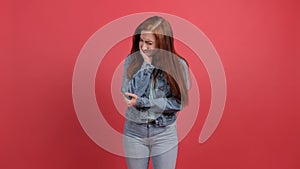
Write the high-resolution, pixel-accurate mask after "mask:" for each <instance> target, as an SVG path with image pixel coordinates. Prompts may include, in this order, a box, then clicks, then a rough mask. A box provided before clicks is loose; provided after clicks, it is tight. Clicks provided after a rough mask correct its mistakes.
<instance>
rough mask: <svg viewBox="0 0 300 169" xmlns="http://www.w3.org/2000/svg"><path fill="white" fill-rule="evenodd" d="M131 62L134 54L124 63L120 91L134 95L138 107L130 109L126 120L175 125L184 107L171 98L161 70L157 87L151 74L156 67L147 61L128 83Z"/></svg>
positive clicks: (186, 68)
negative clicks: (128, 70)
mask: <svg viewBox="0 0 300 169" xmlns="http://www.w3.org/2000/svg"><path fill="white" fill-rule="evenodd" d="M131 60H132V55H128V56H127V57H126V60H125V63H124V71H123V75H122V87H121V92H122V93H123V94H125V93H126V92H129V93H134V94H136V95H137V96H138V98H137V100H136V105H135V107H130V106H129V107H127V109H126V118H127V119H128V120H131V121H134V122H136V123H147V122H149V121H155V123H156V124H157V125H159V126H167V125H169V124H171V123H173V122H174V121H175V120H176V117H177V112H178V111H180V110H181V109H182V104H181V100H179V99H177V98H174V97H171V88H170V86H169V84H168V82H167V79H166V77H165V76H164V74H163V73H162V71H159V73H158V76H157V77H156V85H155V88H154V87H153V86H154V85H153V80H152V78H153V77H152V72H153V71H154V69H155V67H154V66H153V65H151V64H149V63H147V62H146V61H144V62H143V64H142V66H141V68H140V69H139V70H138V71H137V72H136V73H135V74H134V75H133V77H132V79H130V80H129V79H128V78H127V75H126V73H127V68H128V66H129V64H130V63H131ZM180 60H181V63H182V64H183V68H184V78H185V81H186V83H187V84H186V85H187V88H189V82H188V67H187V64H186V62H185V61H184V60H183V59H180Z"/></svg>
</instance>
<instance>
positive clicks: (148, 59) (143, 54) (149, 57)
mask: <svg viewBox="0 0 300 169" xmlns="http://www.w3.org/2000/svg"><path fill="white" fill-rule="evenodd" d="M140 54H141V55H142V57H143V58H144V61H146V62H148V63H149V64H151V62H152V57H151V56H148V55H146V54H145V52H143V50H142V49H140Z"/></svg>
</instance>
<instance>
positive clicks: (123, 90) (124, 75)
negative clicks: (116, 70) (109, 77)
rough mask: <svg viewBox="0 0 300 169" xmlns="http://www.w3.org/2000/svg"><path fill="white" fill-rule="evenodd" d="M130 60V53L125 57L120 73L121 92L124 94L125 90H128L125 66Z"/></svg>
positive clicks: (126, 66)
mask: <svg viewBox="0 0 300 169" xmlns="http://www.w3.org/2000/svg"><path fill="white" fill-rule="evenodd" d="M130 62H131V57H130V55H128V56H127V57H126V59H125V62H124V69H123V74H122V86H121V92H122V93H123V94H125V93H126V92H128V87H129V86H128V85H129V80H128V78H127V68H128V66H129V64H130Z"/></svg>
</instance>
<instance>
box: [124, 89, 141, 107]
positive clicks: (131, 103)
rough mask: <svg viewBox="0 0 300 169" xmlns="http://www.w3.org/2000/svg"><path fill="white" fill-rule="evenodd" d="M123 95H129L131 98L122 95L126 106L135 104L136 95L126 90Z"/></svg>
mask: <svg viewBox="0 0 300 169" xmlns="http://www.w3.org/2000/svg"><path fill="white" fill-rule="evenodd" d="M125 95H126V96H130V97H131V99H130V100H129V99H127V98H126V97H125V96H124V101H125V103H126V104H127V105H128V106H131V107H134V106H135V104H136V100H137V98H138V96H137V95H136V94H133V93H128V92H126V93H125Z"/></svg>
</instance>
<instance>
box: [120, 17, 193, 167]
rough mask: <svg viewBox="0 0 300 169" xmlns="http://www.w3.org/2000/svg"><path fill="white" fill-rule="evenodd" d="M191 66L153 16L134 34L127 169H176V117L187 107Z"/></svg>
mask: <svg viewBox="0 0 300 169" xmlns="http://www.w3.org/2000/svg"><path fill="white" fill-rule="evenodd" d="M188 86H189V84H188V66H187V62H186V60H185V59H184V58H182V57H180V56H179V55H178V54H177V53H176V51H175V49H174V39H173V32H172V29H171V26H170V24H169V23H168V22H167V21H166V20H165V19H164V18H162V17H159V16H153V17H151V18H148V19H146V20H145V21H144V22H142V23H141V24H140V25H139V26H138V27H137V28H136V30H135V34H134V35H133V41H132V49H131V53H130V54H129V55H128V56H127V58H126V60H125V64H124V72H123V79H122V88H121V92H122V93H123V97H124V101H125V103H126V104H127V105H128V107H127V109H126V121H125V126H124V137H123V145H124V152H125V155H126V162H127V166H128V168H129V169H147V168H148V164H149V158H150V157H152V164H153V167H154V169H174V168H175V165H176V158H177V149H178V147H177V144H178V138H177V130H176V117H177V112H178V111H180V110H182V109H183V107H184V106H185V105H186V104H187V103H188Z"/></svg>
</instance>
